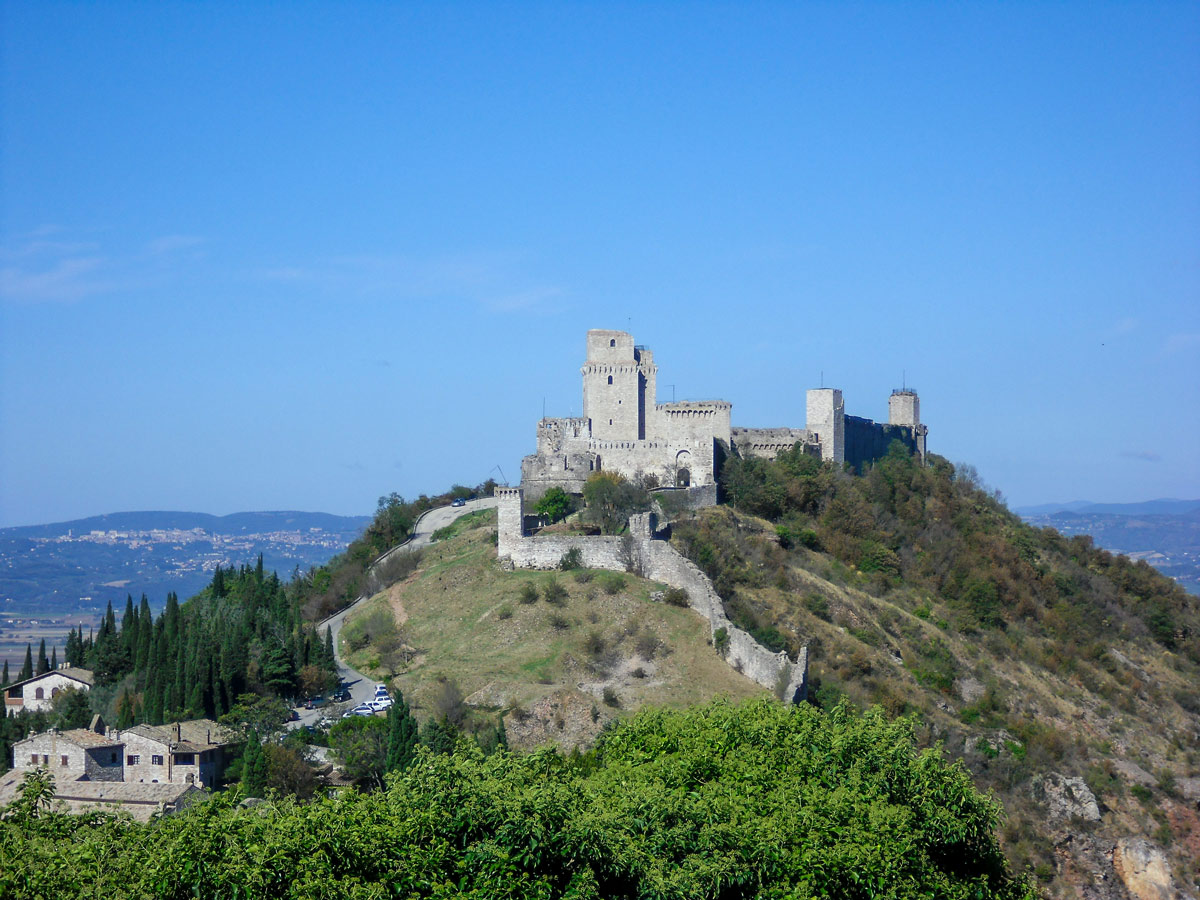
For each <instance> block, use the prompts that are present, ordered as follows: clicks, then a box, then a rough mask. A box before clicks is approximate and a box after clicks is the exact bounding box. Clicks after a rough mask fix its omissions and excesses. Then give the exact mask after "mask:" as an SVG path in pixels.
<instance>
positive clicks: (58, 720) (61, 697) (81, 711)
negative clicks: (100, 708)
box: [50, 688, 92, 731]
mask: <svg viewBox="0 0 1200 900" xmlns="http://www.w3.org/2000/svg"><path fill="white" fill-rule="evenodd" d="M50 709H51V716H52V717H53V718H54V724H55V725H56V726H57V727H58V728H60V729H62V730H63V731H65V730H67V729H69V728H86V727H87V726H88V724H89V723H90V722H91V721H92V708H91V706H89V705H88V692H87V691H81V690H78V689H76V688H67V689H65V690H62V691H59V692H58V693H57V694H55V696H54V699H53V700H51V701H50Z"/></svg>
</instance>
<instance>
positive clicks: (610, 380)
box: [608, 375, 612, 384]
mask: <svg viewBox="0 0 1200 900" xmlns="http://www.w3.org/2000/svg"><path fill="white" fill-rule="evenodd" d="M608 383H609V384H612V376H611V375H609V376H608Z"/></svg>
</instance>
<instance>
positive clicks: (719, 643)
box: [713, 627, 729, 657]
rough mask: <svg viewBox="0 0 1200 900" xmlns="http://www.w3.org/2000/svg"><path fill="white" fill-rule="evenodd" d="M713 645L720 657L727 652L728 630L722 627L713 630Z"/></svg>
mask: <svg viewBox="0 0 1200 900" xmlns="http://www.w3.org/2000/svg"><path fill="white" fill-rule="evenodd" d="M713 646H714V647H716V648H717V652H718V653H720V654H721V656H722V657H723V656H724V655H725V654H726V653H728V652H729V632H728V631H727V630H726V629H725V628H724V627H722V628H718V629H717V630H716V631H714V632H713Z"/></svg>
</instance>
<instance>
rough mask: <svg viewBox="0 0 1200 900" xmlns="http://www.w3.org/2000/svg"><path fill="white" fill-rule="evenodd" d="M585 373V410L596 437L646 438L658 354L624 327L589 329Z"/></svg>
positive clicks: (650, 423) (651, 415) (650, 426)
mask: <svg viewBox="0 0 1200 900" xmlns="http://www.w3.org/2000/svg"><path fill="white" fill-rule="evenodd" d="M579 371H580V372H581V373H582V375H583V416H584V418H585V419H587V420H588V429H589V431H590V432H591V436H592V437H593V438H596V439H599V440H605V441H641V440H645V439H646V432H647V430H649V431H650V432H651V433H653V431H654V421H653V420H654V415H655V409H654V404H655V397H656V390H657V386H656V382H657V376H658V366H656V365H654V356H653V354H652V353H651V352H650V351H649V350H647V349H645V348H644V347H635V346H634V344H633V335H631V334H627V333H626V332H624V331H605V330H601V329H593V330H591V331H589V332H588V333H587V362H585V363H584V364H583V367H582V368H581V369H580V370H579Z"/></svg>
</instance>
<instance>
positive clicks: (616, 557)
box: [496, 488, 808, 702]
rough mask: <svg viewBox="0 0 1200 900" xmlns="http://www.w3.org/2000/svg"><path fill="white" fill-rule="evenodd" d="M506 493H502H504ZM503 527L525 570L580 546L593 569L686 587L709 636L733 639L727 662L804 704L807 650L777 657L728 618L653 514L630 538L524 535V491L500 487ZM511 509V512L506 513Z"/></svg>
mask: <svg viewBox="0 0 1200 900" xmlns="http://www.w3.org/2000/svg"><path fill="white" fill-rule="evenodd" d="M502 491H503V492H504V493H503V494H502V493H501V492H502ZM496 498H497V501H498V503H497V505H498V509H499V510H500V518H499V523H500V529H499V539H498V544H497V552H498V553H499V555H500V556H501V557H507V558H508V559H509V560H511V561H512V564H513V565H514V566H517V567H519V568H526V569H554V568H557V566H558V564H559V562H560V560H561V559H562V557H563V554H565V553H566V552H567V551H568V550H571V549H573V548H577V549H578V550H579V551H580V553H581V555H582V557H583V565H584V566H586V567H587V568H592V569H612V570H615V571H620V572H623V571H626V570H629V569H632V570H633V571H636V572H637V573H638V574H640V575H643V576H644V577H646V578H649V579H651V580H653V581H661V582H663V583H665V584H668V585H670V586H672V587H679V588H683V589H684V590H685V591H687V594H688V605H689V606H690V607H691V608H692V609H693V610H695V611H696V612H697V613H699V614H700V615H702V616H703V617H704V618H705V619H707V620H708V622H709V634H710V635H711V636H712V637H713V640H714V641H715V639H716V638H715V636H716V633H717V631H718V630H719V629H724V630H725V634H726V635H727V637H728V647H727V648H726V651H725V660H726V661H727V662H728V663H729V664H730V665H731V666H733V667H734V668H735V669H736V670H737V671H738V672H740V673H742V674H743V675H745V676H746V677H747V678H749V679H751V680H752V681H754V682H755V683H757V684H760V685H762V686H763V687H765V688H767V689H768V690H771V691H780V692H781V694H782V697H783V698H784V699H785V700H787V701H790V702H800V701H802V700H803V699H804V698H805V696H806V695H807V689H808V648H807V647H806V648H804V649H803V650H802V651H801V652H800V655H799V656H798V657H797V659H796V661H795V662H794V663H793V662H792V661H791V660H790V659H788V655H787V654H786V653H783V652H780V653H772V652H771V651H770V650H768V649H767V648H766V647H763V646H762V645H761V644H759V643H758V642H757V641H756V640H754V638H753V637H752V636H751V635H750V634H749V632H746V631H744V630H742V629H741V628H738V627H736V626H735V625H734V624H733V623H732V622H731V621H730V620H729V617H728V616H726V615H725V608H724V605H723V604H722V602H721V598H720V596H719V595H718V594H717V592H716V589H715V588H714V587H713V585H712V582H711V581H709V580H708V577H707V576H706V575H705V574H704V573H703V572H702V571H700V569H699V568H698V567H697V566H696V565H695V564H694V563H692V562H691V561H690V560H688V559H687V558H685V557H684V556H683V555H682V554H680V553H679V551H677V550H676V549H675V548H674V547H672V546H671V545H670V544H669V543H667V542H666V541H664V540H658V539H656V537H655V528H656V519H655V516H654V514H652V513H642V514H640V515H636V516H632V517H631V518H630V520H629V531H630V539H626V538H621V537H586V536H568V535H547V536H544V537H543V536H536V537H525V536H524V535H523V533H522V532H520V531H519V530H518V531H511V530H510V531H509V532H508V533H506V528H508V529H512V528H513V527H514V523H516V522H519V521H520V517H521V492H520V490H519V489H514V488H497V489H496ZM506 508H507V509H508V511H507V514H506V513H505V510H506Z"/></svg>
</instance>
